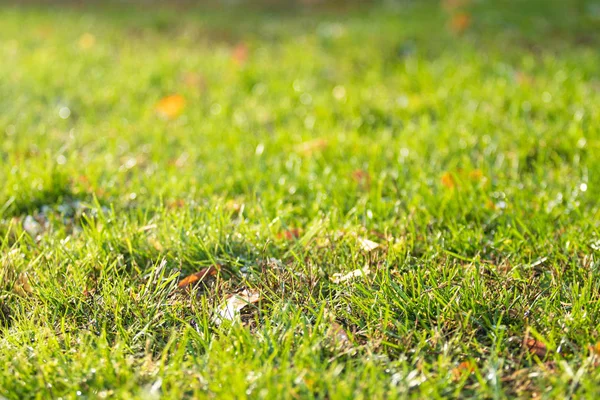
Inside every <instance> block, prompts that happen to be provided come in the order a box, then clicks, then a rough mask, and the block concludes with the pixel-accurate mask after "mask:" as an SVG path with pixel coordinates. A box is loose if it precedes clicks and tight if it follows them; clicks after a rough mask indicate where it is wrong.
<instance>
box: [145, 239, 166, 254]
mask: <svg viewBox="0 0 600 400" xmlns="http://www.w3.org/2000/svg"><path fill="white" fill-rule="evenodd" d="M148 243H149V244H150V245H151V246H152V247H154V249H155V250H158V251H163V250H164V247H163V245H162V243H160V241H159V240H158V239H157V238H156V237H154V236H149V237H148Z"/></svg>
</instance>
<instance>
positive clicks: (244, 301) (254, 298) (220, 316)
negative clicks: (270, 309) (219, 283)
mask: <svg viewBox="0 0 600 400" xmlns="http://www.w3.org/2000/svg"><path fill="white" fill-rule="evenodd" d="M259 300H260V293H259V292H257V291H250V290H249V289H244V290H243V291H241V292H240V293H236V294H234V295H232V296H231V297H229V298H228V299H227V301H226V302H225V304H223V305H222V306H221V307H219V309H218V310H217V315H215V318H214V321H215V323H216V324H217V325H221V324H222V323H223V321H225V320H227V321H233V320H235V318H236V317H237V316H238V315H239V313H240V311H241V310H242V309H243V308H244V307H246V306H248V305H250V304H254V303H257V302H258V301H259Z"/></svg>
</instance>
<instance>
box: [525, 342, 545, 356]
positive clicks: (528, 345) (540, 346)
mask: <svg viewBox="0 0 600 400" xmlns="http://www.w3.org/2000/svg"><path fill="white" fill-rule="evenodd" d="M524 347H525V349H527V351H528V352H529V353H530V354H532V355H536V356H538V357H539V358H544V357H546V354H548V352H549V351H548V348H547V347H546V345H545V344H544V343H543V342H541V341H539V340H535V339H527V340H525V342H524Z"/></svg>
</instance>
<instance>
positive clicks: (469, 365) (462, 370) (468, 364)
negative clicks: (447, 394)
mask: <svg viewBox="0 0 600 400" xmlns="http://www.w3.org/2000/svg"><path fill="white" fill-rule="evenodd" d="M473 371H475V364H474V363H473V362H472V361H463V362H461V363H460V364H458V366H457V367H456V368H454V369H453V370H452V379H454V380H455V381H457V380H459V379H460V378H461V377H462V376H463V375H465V374H471V373H472V372H473Z"/></svg>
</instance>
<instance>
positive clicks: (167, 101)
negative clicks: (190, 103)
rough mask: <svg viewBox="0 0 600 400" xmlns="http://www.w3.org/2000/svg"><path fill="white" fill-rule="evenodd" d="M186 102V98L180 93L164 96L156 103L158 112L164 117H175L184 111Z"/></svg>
mask: <svg viewBox="0 0 600 400" xmlns="http://www.w3.org/2000/svg"><path fill="white" fill-rule="evenodd" d="M185 103H186V102H185V98H184V97H183V96H181V95H179V94H173V95H171V96H167V97H163V98H162V99H161V100H160V101H159V102H158V103H157V104H156V112H157V113H158V114H159V115H160V116H161V117H163V118H167V119H173V118H176V117H178V116H179V115H180V114H181V113H182V112H183V110H184V108H185Z"/></svg>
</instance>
